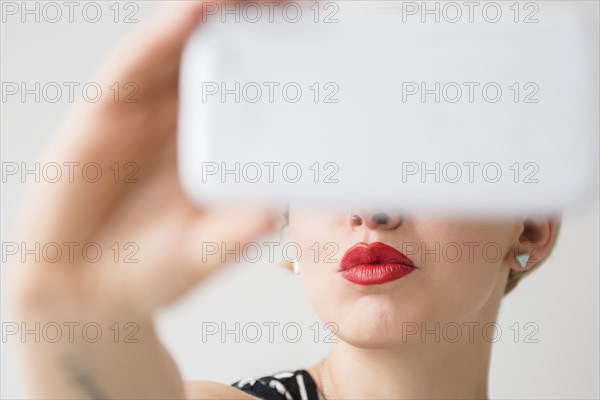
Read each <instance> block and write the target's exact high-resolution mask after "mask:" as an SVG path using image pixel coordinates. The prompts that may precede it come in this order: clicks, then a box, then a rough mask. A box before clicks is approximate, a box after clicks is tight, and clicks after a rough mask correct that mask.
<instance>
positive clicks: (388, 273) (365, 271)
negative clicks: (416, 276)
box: [340, 263, 415, 285]
mask: <svg viewBox="0 0 600 400" xmlns="http://www.w3.org/2000/svg"><path fill="white" fill-rule="evenodd" d="M414 270H415V268H414V267H411V266H408V265H404V264H392V263H383V264H360V265H356V266H354V267H352V268H350V269H347V270H345V271H341V272H340V274H341V275H342V278H344V279H346V280H348V281H350V282H352V283H356V284H358V285H380V284H382V283H386V282H391V281H395V280H397V279H400V278H402V277H405V276H406V275H408V274H410V273H411V272H413V271H414Z"/></svg>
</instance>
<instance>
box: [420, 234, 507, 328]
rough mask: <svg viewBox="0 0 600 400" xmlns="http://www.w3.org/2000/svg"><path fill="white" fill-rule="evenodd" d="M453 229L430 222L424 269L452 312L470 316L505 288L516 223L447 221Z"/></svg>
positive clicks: (456, 314) (429, 284)
mask: <svg viewBox="0 0 600 400" xmlns="http://www.w3.org/2000/svg"><path fill="white" fill-rule="evenodd" d="M446 226H447V227H448V226H452V227H453V228H452V229H448V228H446V229H443V228H442V227H435V226H429V227H426V229H425V228H424V230H425V232H426V233H423V236H427V237H424V238H423V239H424V240H425V242H426V243H427V246H428V247H427V248H428V249H434V248H436V246H437V250H436V251H434V252H431V253H427V254H425V253H424V252H421V254H420V257H421V261H422V262H423V265H422V266H423V270H424V272H425V275H426V276H427V278H428V280H429V283H428V287H429V288H431V295H432V296H436V297H437V298H438V300H437V301H436V303H438V304H443V305H444V309H445V310H446V311H447V313H448V315H454V316H455V317H456V318H469V317H470V316H473V315H475V314H477V313H478V312H480V311H481V310H482V309H484V308H485V306H486V304H488V302H489V301H490V299H494V298H495V297H496V296H495V294H496V292H498V291H499V290H502V287H501V286H502V284H503V282H504V278H505V275H506V274H507V270H508V266H507V265H506V263H505V259H506V255H507V253H508V252H509V251H510V248H511V246H512V244H513V238H512V236H511V233H512V227H511V226H507V225H490V224H486V225H481V226H480V225H473V224H469V225H467V224H464V223H463V224H460V223H452V224H450V223H447V224H446Z"/></svg>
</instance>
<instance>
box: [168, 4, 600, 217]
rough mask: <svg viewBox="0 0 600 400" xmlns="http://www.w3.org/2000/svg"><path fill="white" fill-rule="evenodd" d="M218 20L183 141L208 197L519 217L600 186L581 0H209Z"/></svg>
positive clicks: (203, 33) (187, 163)
mask: <svg viewBox="0 0 600 400" xmlns="http://www.w3.org/2000/svg"><path fill="white" fill-rule="evenodd" d="M476 4H478V5H476ZM204 19H205V20H204V21H203V24H201V26H199V28H198V29H197V31H196V32H195V33H194V34H193V36H192V37H191V38H190V40H189V43H188V44H187V46H186V49H185V51H184V58H183V64H182V69H181V81H180V118H179V139H178V140H179V171H180V178H181V181H182V184H183V187H184V189H185V191H186V193H187V194H188V195H189V196H190V197H191V198H192V199H193V200H194V201H195V202H197V203H198V204H212V203H219V202H224V201H232V200H240V199H249V200H250V199H251V200H260V201H266V202H271V203H285V202H289V201H301V202H311V203H324V204H353V205H361V206H362V205H365V206H377V207H379V206H382V207H396V208H401V209H403V210H409V211H410V210H414V211H421V210H438V211H458V212H484V213H494V212H500V213H503V212H515V211H516V212H522V211H523V212H530V211H554V210H557V209H562V208H564V207H568V206H572V205H576V204H579V203H580V202H581V201H583V200H586V199H589V198H590V196H594V195H595V193H596V192H597V188H598V183H597V182H598V132H599V126H598V118H599V114H598V107H599V102H598V42H597V40H596V38H597V36H598V30H597V29H598V27H597V20H594V19H593V18H591V17H590V15H588V14H586V12H585V8H584V7H582V6H580V5H578V4H574V3H573V2H556V1H541V2H540V1H538V2H528V3H524V2H514V3H513V2H482V3H480V2H465V3H457V2H390V1H302V2H278V3H276V2H259V3H257V2H241V3H239V4H231V3H225V2H214V3H211V2H207V3H206V5H205V10H204Z"/></svg>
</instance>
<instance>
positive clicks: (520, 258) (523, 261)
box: [515, 253, 531, 269]
mask: <svg viewBox="0 0 600 400" xmlns="http://www.w3.org/2000/svg"><path fill="white" fill-rule="evenodd" d="M529 257H531V255H530V254H529V253H523V254H518V255H517V256H516V257H515V259H516V260H517V262H518V263H519V265H520V266H521V268H523V269H525V268H527V263H528V262H529Z"/></svg>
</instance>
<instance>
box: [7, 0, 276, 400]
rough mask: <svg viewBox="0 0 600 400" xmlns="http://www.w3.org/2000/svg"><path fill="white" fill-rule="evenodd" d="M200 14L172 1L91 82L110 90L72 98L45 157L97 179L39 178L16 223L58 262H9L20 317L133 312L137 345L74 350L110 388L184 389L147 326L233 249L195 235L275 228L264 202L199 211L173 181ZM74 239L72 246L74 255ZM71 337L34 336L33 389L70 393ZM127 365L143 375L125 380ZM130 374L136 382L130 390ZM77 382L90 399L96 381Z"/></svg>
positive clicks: (241, 236)
mask: <svg viewBox="0 0 600 400" xmlns="http://www.w3.org/2000/svg"><path fill="white" fill-rule="evenodd" d="M201 12H202V4H201V3H200V2H189V1H186V2H178V3H176V5H173V4H171V5H169V6H167V7H165V8H164V9H163V10H161V11H159V12H158V13H157V17H156V19H155V20H154V21H152V22H149V23H147V24H146V25H145V26H143V27H140V28H139V29H138V30H137V31H135V32H133V33H132V34H131V35H130V36H129V37H128V38H127V39H126V40H125V41H124V42H123V43H122V45H121V46H120V47H118V48H117V49H116V51H115V53H114V54H113V55H112V56H111V57H110V58H109V60H110V62H109V63H107V64H106V65H104V66H103V67H102V68H100V69H99V70H98V72H97V74H96V76H97V78H96V79H94V81H96V82H98V83H100V84H101V86H102V88H103V89H104V93H111V96H104V97H103V98H102V99H101V100H100V101H99V102H98V103H94V104H79V105H78V106H76V107H75V108H74V109H73V110H72V111H71V112H70V114H69V115H68V117H67V118H66V119H65V120H64V122H63V123H62V124H61V126H60V128H59V129H58V134H57V136H56V139H55V140H54V141H53V143H52V145H51V146H50V148H49V150H48V151H47V153H46V154H45V157H44V160H48V161H52V162H58V163H59V164H62V163H63V162H71V163H79V164H78V165H80V166H82V165H85V164H86V163H97V164H98V165H99V166H100V170H101V174H102V176H101V178H100V179H99V181H98V182H94V183H92V182H89V180H90V179H89V177H88V179H84V178H83V177H82V175H81V174H77V173H76V174H75V175H74V181H73V182H69V181H68V180H66V179H63V180H61V181H60V182H59V183H38V184H35V185H34V187H32V188H31V190H30V192H29V193H28V196H26V199H25V201H24V203H23V207H22V210H21V216H20V218H19V219H18V221H19V231H20V232H19V237H20V242H24V243H26V246H27V248H31V247H32V246H34V245H35V243H39V244H40V246H41V247H44V246H45V245H46V244H49V243H55V244H57V245H58V246H59V247H61V248H62V256H61V257H60V259H59V260H58V261H57V262H48V261H47V260H45V259H41V260H40V262H39V263H37V262H33V261H30V259H32V258H28V259H27V261H28V262H27V263H25V264H24V265H23V264H20V265H18V267H16V268H15V270H16V276H15V278H16V282H17V284H16V285H15V286H16V299H17V305H18V311H19V314H20V315H21V316H22V317H23V318H24V319H25V320H28V321H35V322H39V321H58V320H60V321H66V320H68V321H79V320H81V321H84V320H85V321H94V320H96V321H119V320H123V321H126V320H134V321H141V322H140V323H141V325H142V326H143V327H144V329H147V331H145V332H140V335H141V338H142V340H141V342H142V344H140V346H137V347H135V346H129V347H125V346H120V347H117V346H112V347H110V346H109V345H108V344H105V345H103V346H102V347H100V346H97V347H95V348H93V349H92V350H90V349H89V348H88V350H86V355H85V357H79V358H77V357H78V356H81V354H79V353H77V352H78V351H79V350H77V351H75V353H76V355H75V357H76V358H77V359H78V360H80V361H81V360H82V359H86V360H87V361H86V362H88V364H87V367H86V368H87V369H88V370H90V371H91V373H92V374H94V373H95V374H96V375H99V376H96V380H99V381H100V384H99V385H100V386H103V387H104V389H105V390H106V391H107V392H108V393H110V394H111V396H112V395H114V396H118V395H120V394H126V395H129V396H135V395H148V394H151V395H158V396H163V397H165V396H166V397H169V396H179V395H180V394H181V393H180V392H181V391H180V389H181V387H180V384H181V381H180V380H179V381H177V379H178V374H177V373H176V368H174V367H173V365H171V364H170V363H169V358H168V357H166V356H165V354H164V353H165V352H164V350H163V349H162V347H160V346H159V345H158V344H157V343H158V341H157V340H156V337H155V335H154V333H153V332H152V322H151V321H152V315H153V313H154V311H155V310H156V309H157V308H158V307H160V306H163V305H165V304H168V303H170V302H172V301H174V300H176V299H178V298H179V297H180V296H182V295H183V294H184V293H185V292H186V291H188V290H189V289H190V288H192V287H193V286H195V285H196V284H197V283H198V282H200V281H201V280H203V279H204V278H205V277H207V276H208V275H209V274H210V273H212V272H213V271H215V270H217V269H218V268H219V267H220V266H221V265H223V264H224V261H228V260H229V259H230V257H233V255H229V256H228V258H227V259H225V260H223V259H221V254H216V255H214V256H210V257H205V256H204V255H203V254H202V243H205V242H212V243H217V244H218V245H219V246H222V245H224V246H226V248H227V249H231V248H233V247H234V245H235V243H236V242H237V243H239V244H240V246H241V247H243V245H244V244H246V243H248V242H250V241H252V240H253V239H255V238H256V237H257V235H261V234H264V233H266V232H267V231H268V230H269V229H270V227H271V226H272V224H273V217H272V215H271V214H270V212H269V211H267V210H266V209H262V208H257V207H248V206H244V207H220V208H213V209H206V208H203V209H201V208H198V207H197V206H195V205H193V204H191V203H190V202H189V201H188V199H186V197H185V196H184V193H183V191H182V188H181V186H180V183H179V181H178V176H177V162H176V161H177V160H176V131H177V109H178V74H179V67H180V60H181V54H182V50H183V46H184V43H185V41H186V39H187V37H188V36H189V35H190V34H191V32H192V31H193V30H194V29H195V28H196V26H197V25H198V23H199V20H200V16H201ZM115 82H117V83H118V84H119V85H120V87H121V88H124V87H125V85H126V84H128V83H132V84H133V85H134V86H131V85H130V86H129V88H131V87H135V88H137V89H138V90H137V93H135V94H134V95H133V96H131V90H121V91H120V93H121V94H120V97H119V98H117V99H115V98H113V96H112V92H110V91H109V90H108V88H109V87H110V86H111V85H114V83H115ZM131 100H137V102H129V101H131ZM115 163H116V164H115ZM117 171H118V174H117ZM132 173H133V174H132ZM69 243H70V244H72V243H77V245H76V247H74V249H75V251H74V252H73V253H74V258H73V259H70V256H69V254H68V245H67V244H69ZM86 243H95V244H97V246H99V247H100V248H101V249H102V255H101V257H100V258H99V259H98V260H96V261H94V262H90V261H89V259H88V260H86V258H85V257H84V256H83V255H82V251H81V249H82V247H83V246H84V245H85V244H86ZM111 246H113V247H111ZM114 246H116V247H114ZM117 251H118V253H117ZM132 252H133V253H134V254H132ZM132 260H134V262H131V261H132ZM127 261H129V262H127ZM42 323H43V322H42ZM140 329H142V328H140ZM76 345H77V343H75V344H69V343H62V347H61V346H56V345H50V344H46V345H45V347H43V348H40V347H39V346H40V345H37V346H36V345H35V344H32V346H34V347H35V348H36V349H35V351H33V350H30V351H29V355H30V356H32V357H30V358H31V360H32V362H31V363H30V365H31V369H32V370H34V373H33V375H35V376H37V378H35V379H34V381H35V382H34V384H33V385H34V386H35V387H36V390H37V391H38V392H39V393H42V394H46V395H47V394H52V395H61V396H64V397H63V398H66V397H67V396H68V394H67V393H66V392H68V388H67V386H68V385H66V383H65V382H66V381H67V379H64V377H63V375H64V373H62V375H61V371H60V370H59V369H57V370H56V371H53V368H54V367H55V366H56V364H57V363H58V361H57V359H56V357H58V354H59V353H61V352H63V353H64V352H65V351H66V352H71V351H72V350H71V349H72V348H74V346H76ZM41 346H44V343H42V344H41ZM69 346H70V347H69ZM59 349H60V350H59ZM67 349H69V350H68V351H67ZM99 349H102V350H101V351H100V350H99ZM43 354H44V355H43ZM125 355H127V358H125V357H126V356H125ZM120 356H121V358H119V357H120ZM161 359H164V363H163V364H162V365H159V364H160V362H159V361H160V360H161ZM157 360H158V361H157ZM78 362H79V361H78ZM152 363H157V366H153V364H152ZM144 364H147V365H144ZM125 365H127V366H128V368H130V369H131V368H133V369H134V370H135V374H136V376H138V375H139V378H125V377H124V376H123V375H122V373H123V370H124V369H126V368H125ZM49 371H50V372H49ZM144 371H145V372H144ZM165 371H166V372H165ZM62 372H64V371H62ZM78 373H79V372H78ZM48 374H49V375H48ZM119 374H121V375H120V376H119ZM46 375H48V376H50V377H44V376H46ZM53 379H54V381H53ZM136 379H138V380H139V381H140V385H144V387H143V388H141V387H140V386H138V387H136V386H135V385H133V386H131V385H132V383H133V382H134V381H135V380H136ZM169 379H171V381H170V383H172V384H171V385H170V384H169V382H168V380H169ZM61 382H62V383H61ZM165 382H166V383H165ZM169 387H171V388H173V390H171V391H170V390H169V389H168V388H169ZM157 388H158V389H157ZM137 389H143V390H137ZM153 389H156V390H157V391H155V392H153V391H152V390H153ZM83 390H84V391H86V392H87V393H88V394H89V395H90V396H92V397H95V395H94V390H95V389H90V388H87V389H86V388H83ZM72 395H73V396H75V397H77V396H78V395H81V393H74V394H72Z"/></svg>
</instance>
